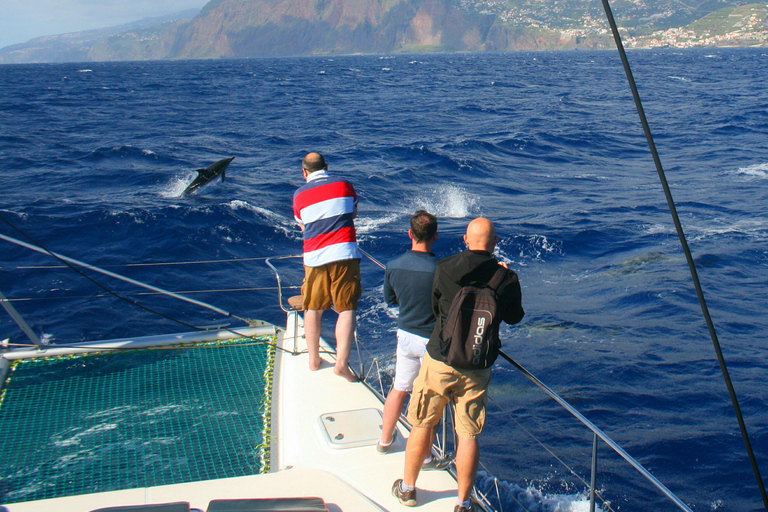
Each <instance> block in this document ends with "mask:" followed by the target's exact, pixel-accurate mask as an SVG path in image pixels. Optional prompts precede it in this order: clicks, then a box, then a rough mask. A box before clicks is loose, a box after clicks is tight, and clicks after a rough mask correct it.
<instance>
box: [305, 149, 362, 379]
mask: <svg viewBox="0 0 768 512" xmlns="http://www.w3.org/2000/svg"><path fill="white" fill-rule="evenodd" d="M301 169H302V173H303V175H304V179H305V180H307V184H306V185H304V186H302V187H301V188H299V189H298V190H297V191H296V193H295V194H294V196H293V215H294V217H295V219H296V222H298V223H299V227H300V228H301V230H302V231H303V232H304V283H303V284H302V287H301V294H302V296H303V297H304V304H303V305H304V336H305V338H306V340H307V350H308V352H309V369H310V370H312V371H315V370H317V369H319V368H320V365H321V364H322V359H321V358H320V328H321V325H322V319H323V311H325V310H326V309H331V304H333V308H334V309H335V310H336V313H338V315H339V317H338V319H337V320H336V364H335V366H334V368H333V372H334V373H335V374H336V375H339V376H341V377H344V378H345V379H347V380H348V381H350V382H356V381H357V380H358V379H357V376H356V375H355V374H354V373H353V372H352V370H350V368H349V353H350V350H351V349H352V343H353V342H354V337H355V328H356V326H357V318H356V315H357V302H358V300H359V299H360V295H361V286H360V258H361V254H360V250H359V249H358V247H357V236H356V234H355V223H354V218H355V216H356V215H357V194H356V193H355V188H354V187H353V186H352V184H351V183H349V182H348V181H347V180H345V179H343V178H338V177H332V176H330V175H329V174H328V165H327V164H326V163H325V159H324V158H323V155H321V154H320V153H307V155H306V156H305V157H304V159H303V160H302V162H301Z"/></svg>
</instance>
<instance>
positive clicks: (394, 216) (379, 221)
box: [355, 212, 402, 235]
mask: <svg viewBox="0 0 768 512" xmlns="http://www.w3.org/2000/svg"><path fill="white" fill-rule="evenodd" d="M401 217H402V214H401V213H397V212H393V213H390V214H387V215H382V216H381V217H376V218H372V217H365V216H363V215H358V217H357V218H356V219H355V231H357V233H358V234H361V235H367V234H371V233H374V234H375V233H377V232H379V231H381V226H386V225H387V224H390V223H392V222H394V221H396V220H398V219H399V218H401Z"/></svg>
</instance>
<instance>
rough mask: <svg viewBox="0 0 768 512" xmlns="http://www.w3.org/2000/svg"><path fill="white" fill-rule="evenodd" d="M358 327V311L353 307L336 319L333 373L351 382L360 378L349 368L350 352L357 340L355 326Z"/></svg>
mask: <svg viewBox="0 0 768 512" xmlns="http://www.w3.org/2000/svg"><path fill="white" fill-rule="evenodd" d="M356 327H357V311H356V310H354V309H352V310H349V311H342V312H340V313H339V318H338V319H337V320H336V366H334V368H333V373H335V374H336V375H339V376H340V377H344V378H345V379H347V380H348V381H349V382H357V381H358V380H359V379H358V378H357V377H356V376H355V374H354V373H352V370H350V369H349V353H350V352H351V351H352V344H353V343H354V342H355V328H356Z"/></svg>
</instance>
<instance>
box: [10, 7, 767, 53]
mask: <svg viewBox="0 0 768 512" xmlns="http://www.w3.org/2000/svg"><path fill="white" fill-rule="evenodd" d="M715 8H716V9H715ZM614 9H615V10H614V15H615V16H616V18H617V20H618V22H619V25H620V27H621V30H622V35H623V36H624V37H626V41H627V46H628V47H630V48H632V47H637V48H642V47H653V46H677V43H678V41H684V44H685V45H687V46H696V45H709V46H717V45H729V46H754V45H758V46H762V45H767V44H768V7H766V6H765V5H763V4H748V3H746V2H744V1H742V0H708V1H706V2H704V3H702V4H693V3H691V4H690V5H689V4H687V3H686V2H685V1H684V0H653V1H652V2H648V1H646V0H621V1H619V2H616V5H615V7H614ZM708 9H710V10H708ZM718 13H719V14H718ZM734 13H736V14H734ZM678 22H685V23H686V24H685V25H677V23H678ZM713 33H716V35H714V36H713V35H712V34H713ZM734 34H735V35H734ZM613 44H614V43H613V40H612V37H611V35H610V33H609V31H608V27H607V23H606V22H605V20H604V14H603V13H602V10H601V9H599V8H596V7H595V5H594V4H593V3H591V2H586V1H585V0H211V1H210V2H209V3H208V4H206V5H205V6H204V7H203V8H202V9H201V10H200V11H199V12H198V11H185V12H183V13H177V14H175V15H170V16H165V17H162V18H150V19H145V20H141V21H139V22H136V23H132V24H127V25H121V26H118V27H111V28H105V29H101V30H92V31H87V32H80V33H75V34H63V35H59V36H46V37H42V38H36V39H33V40H32V41H30V42H28V43H24V44H20V45H13V46H10V47H7V48H3V49H0V63H6V64H7V63H22V62H89V61H125V60H164V59H211V58H248V57H287V56H301V55H339V54H361V53H362V54H370V53H421V52H456V51H481V52H482V51H516V50H563V49H604V48H610V47H612V46H613Z"/></svg>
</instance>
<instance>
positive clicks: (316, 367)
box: [309, 357, 323, 372]
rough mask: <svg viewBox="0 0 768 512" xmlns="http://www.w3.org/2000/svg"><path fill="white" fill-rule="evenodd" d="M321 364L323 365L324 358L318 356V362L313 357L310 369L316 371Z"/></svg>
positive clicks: (310, 361)
mask: <svg viewBox="0 0 768 512" xmlns="http://www.w3.org/2000/svg"><path fill="white" fill-rule="evenodd" d="M321 366H323V360H322V359H321V358H319V357H318V358H317V362H314V361H312V359H310V360H309V371H311V372H316V371H317V370H319V369H320V367H321Z"/></svg>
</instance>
